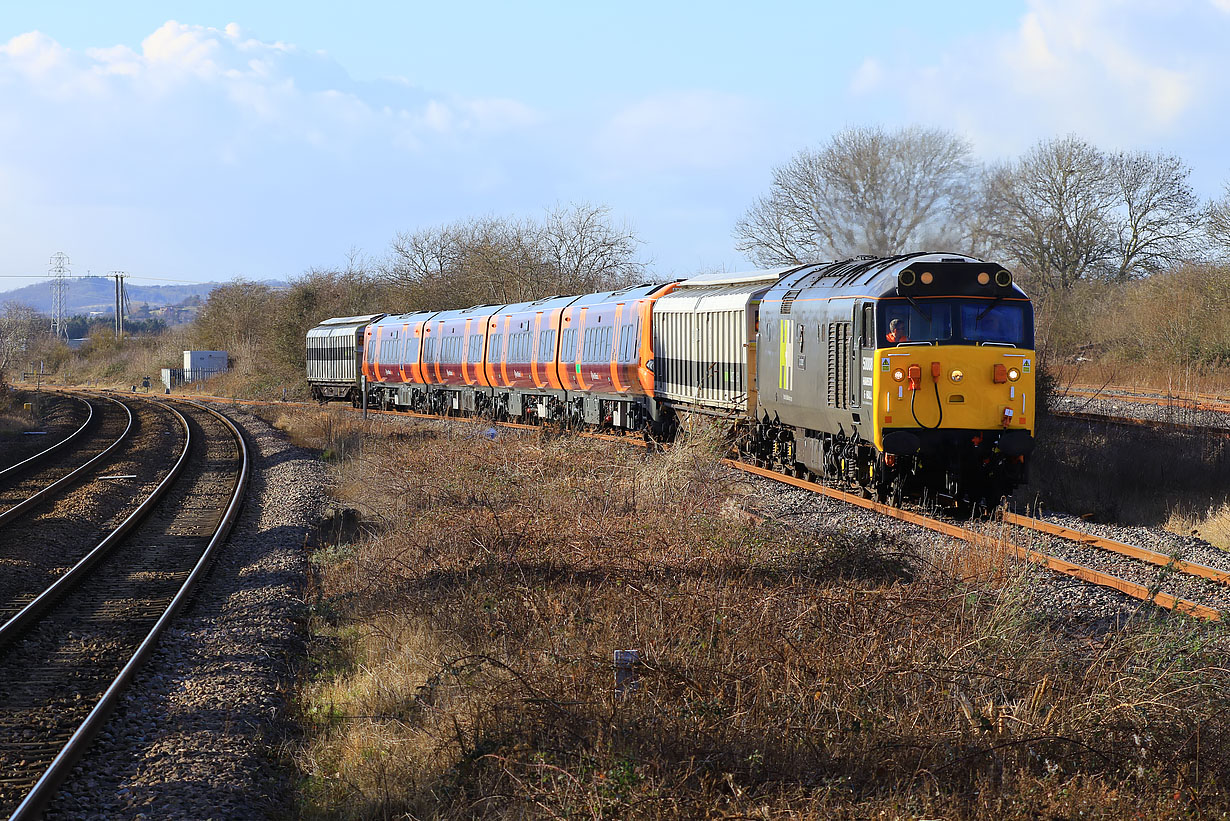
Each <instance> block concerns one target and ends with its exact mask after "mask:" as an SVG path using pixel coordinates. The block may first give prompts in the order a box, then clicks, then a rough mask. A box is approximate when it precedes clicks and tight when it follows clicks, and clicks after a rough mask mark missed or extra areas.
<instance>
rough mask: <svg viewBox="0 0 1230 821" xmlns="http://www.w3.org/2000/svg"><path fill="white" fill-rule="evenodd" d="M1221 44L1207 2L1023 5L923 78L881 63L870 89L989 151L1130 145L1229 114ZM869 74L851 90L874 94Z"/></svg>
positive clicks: (1218, 24)
mask: <svg viewBox="0 0 1230 821" xmlns="http://www.w3.org/2000/svg"><path fill="white" fill-rule="evenodd" d="M1214 2H1215V3H1216V5H1217V6H1218V7H1220V8H1223V9H1226V8H1230V0H1214ZM1228 36H1230V25H1228V24H1227V21H1226V19H1225V18H1224V17H1220V16H1218V15H1216V13H1215V12H1213V10H1212V9H1211V8H1210V7H1209V5H1208V4H1207V2H1206V0H1176V2H1173V3H1168V4H1159V3H1156V2H1153V0H1126V1H1125V0H1030V2H1029V10H1028V12H1027V13H1026V14H1024V15H1023V16H1022V17H1021V18H1020V20H1019V22H1018V25H1017V27H1016V28H1015V30H1013V31H1012V32H1010V33H1006V34H998V35H996V34H990V35H989V36H988V35H983V36H981V37H978V38H975V39H973V40H970V41H965V42H960V43H955V44H951V45H950V46H949V47H948V48H947V49H946V50H945V51H944V52H943V53H942V54H941V56H940V57H939V58H938V59H937V60H936V61H935V62H933V63H932V64H931V65H930V66H927V67H924V68H923V69H922V70H920V69H919V67H918V66H917V65H909V64H906V63H904V62H896V63H889V64H886V65H884V66H883V76H882V77H880V78H878V81H877V82H876V83H875V84H874V86H875V88H876V91H877V93H879V94H882V95H887V96H892V95H899V96H900V97H901V98H902V102H903V103H904V104H905V105H906V107H907V108H908V109H909V110H910V112H911V115H912V117H913V118H914V119H922V120H925V121H928V122H938V123H942V124H946V125H948V126H949V127H952V128H955V129H957V130H965V131H967V132H968V133H970V134H971V135H972V136H973V137H974V138H975V140H976V142H977V143H978V144H979V145H980V146H981V147H982V148H984V149H985V150H988V151H989V152H991V153H1008V152H1015V151H1019V150H1021V149H1022V148H1023V147H1025V145H1027V144H1029V143H1032V142H1033V141H1035V140H1036V139H1038V137H1039V136H1050V135H1053V134H1062V133H1067V132H1073V131H1074V132H1078V133H1081V134H1082V135H1084V136H1087V137H1089V138H1091V139H1094V140H1097V141H1099V142H1101V143H1104V144H1106V145H1107V146H1108V147H1111V146H1116V145H1125V144H1135V143H1142V142H1148V141H1151V140H1157V139H1159V138H1164V137H1167V136H1173V135H1176V134H1181V133H1182V132H1183V131H1184V129H1188V128H1191V122H1192V120H1193V119H1194V118H1199V117H1203V116H1204V113H1205V111H1206V110H1207V109H1208V108H1209V107H1210V106H1220V107H1221V108H1222V109H1223V110H1224V109H1225V107H1226V105H1227V103H1228V102H1230V99H1228V98H1227V96H1226V89H1225V81H1224V79H1223V78H1224V77H1226V76H1227V75H1230V54H1227V52H1226V51H1225V48H1224V43H1225V41H1226V38H1227V37H1228ZM875 65H876V63H875V61H874V60H872V59H869V60H868V61H867V62H866V63H864V65H863V66H862V67H860V68H859V69H858V70H857V71H856V72H855V74H854V77H853V80H852V84H851V88H852V90H855V91H857V90H859V89H860V88H865V87H867V86H869V85H871V83H870V82H869V79H868V77H869V76H874V74H873V71H874V69H873V68H870V67H869V66H875Z"/></svg>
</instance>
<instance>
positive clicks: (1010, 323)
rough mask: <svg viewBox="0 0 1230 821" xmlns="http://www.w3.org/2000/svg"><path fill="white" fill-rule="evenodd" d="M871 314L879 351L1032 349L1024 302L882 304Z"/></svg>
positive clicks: (1030, 312)
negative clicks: (912, 346) (909, 347)
mask: <svg viewBox="0 0 1230 821" xmlns="http://www.w3.org/2000/svg"><path fill="white" fill-rule="evenodd" d="M877 313H878V317H877V321H876V327H877V328H878V333H879V337H878V341H877V345H878V346H879V347H889V346H892V345H900V344H909V343H933V344H937V345H978V344H982V343H990V344H997V345H1013V346H1015V347H1017V348H1029V349H1032V348H1033V344H1034V329H1033V310H1032V308H1031V306H1030V304H1029V302H1028V301H1025V300H1019V299H1013V300H986V299H926V298H923V299H916V300H914V302H913V303H910V302H909V301H907V300H904V299H901V300H897V299H886V300H883V301H881V302H880V304H879V311H878V312H877ZM894 320H897V322H898V324H897V326H896V329H895V333H894V328H893V325H892V323H893V321H894Z"/></svg>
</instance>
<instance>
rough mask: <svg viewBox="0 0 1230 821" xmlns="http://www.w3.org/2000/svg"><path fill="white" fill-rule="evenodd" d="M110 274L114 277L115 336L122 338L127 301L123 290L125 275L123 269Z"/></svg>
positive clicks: (126, 295)
mask: <svg viewBox="0 0 1230 821" xmlns="http://www.w3.org/2000/svg"><path fill="white" fill-rule="evenodd" d="M111 276H113V277H115V338H116V339H123V338H124V305H125V303H126V302H127V301H128V294H127V293H125V292H124V277H126V276H127V274H126V273H124V272H123V271H112V272H111Z"/></svg>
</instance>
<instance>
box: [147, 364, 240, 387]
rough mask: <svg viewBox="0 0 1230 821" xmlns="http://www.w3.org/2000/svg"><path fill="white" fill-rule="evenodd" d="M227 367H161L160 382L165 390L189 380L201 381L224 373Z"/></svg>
mask: <svg viewBox="0 0 1230 821" xmlns="http://www.w3.org/2000/svg"><path fill="white" fill-rule="evenodd" d="M228 370H230V369H229V368H192V369H186V368H163V369H162V384H163V385H165V386H166V388H167V390H172V389H174V388H178V387H179V386H181V385H186V384H187V383H189V382H203V381H205V380H206V379H211V378H213V377H215V376H218V375H219V374H224V373H226V372H227V371H228Z"/></svg>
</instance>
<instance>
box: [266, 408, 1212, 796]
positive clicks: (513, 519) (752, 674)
mask: <svg viewBox="0 0 1230 821" xmlns="http://www.w3.org/2000/svg"><path fill="white" fill-rule="evenodd" d="M328 419H329V416H328V415H325V416H321V415H313V414H304V415H302V416H295V417H291V416H287V418H286V419H284V420H283V424H284V425H285V426H288V427H290V428H291V429H292V430H297V431H298V434H297V435H301V436H305V437H306V438H307V439H308V440H310V441H313V442H317V443H324V442H326V441H335V440H337V439H338V437H339V435H341V433H340V427H345V428H346V429H347V430H351V431H352V432H354V433H355V434H357V435H358V437H359V440H360V446H359V447H358V448H355V449H352V450H351V451H350V456H348V458H347V461H346V462H345V465H344V467H339V469H338V478H337V484H338V486H339V493H340V494H341V495H343V497H344V498H345V499H346V504H348V505H352V506H355V507H359V508H361V509H363V510H364V511H366V513H367V515H368V516H369V517H371V518H373V519H375V520H377V521H378V523H379V525H380V532H379V535H375V536H368V537H364V538H361V539H360V540H359V541H358V542H356V543H354V544H350V545H334V546H327V547H323V548H321V550H320V551H319V552H318V553H317V554H316V556H315V567H316V569H317V574H316V578H315V579H314V591H315V600H314V608H315V613H316V615H315V617H314V619H313V626H314V629H315V631H316V639H315V641H314V645H313V646H314V654H315V658H316V663H315V667H314V672H315V676H314V678H313V679H312V680H311V682H310V683H309V684H307V685H306V686H305V687H304V689H303V691H302V693H301V705H302V712H303V717H304V722H305V725H306V731H307V732H306V736H305V740H304V743H303V745H302V746H301V748H300V749H299V750H298V752H297V762H298V766H299V767H300V769H301V772H302V775H303V781H302V784H303V791H302V795H301V803H300V805H299V806H298V807H297V811H298V812H299V813H300V814H301V815H303V816H304V817H329V818H387V817H395V816H403V815H405V816H409V817H448V818H470V817H475V816H490V817H497V816H498V817H509V816H511V817H541V816H582V817H597V818H624V817H646V818H657V817H717V816H742V817H749V816H750V817H781V816H787V815H789V816H796V817H797V816H802V817H816V818H820V817H823V818H829V817H849V818H855V817H868V816H871V815H881V814H882V815H884V816H885V817H909V816H918V815H930V816H944V817H953V818H955V817H1017V818H1030V817H1037V816H1039V815H1054V816H1062V817H1072V816H1076V815H1078V814H1083V815H1084V816H1085V817H1095V818H1096V817H1103V818H1111V817H1122V816H1124V815H1131V814H1146V813H1147V814H1149V815H1153V816H1157V817H1180V816H1182V817H1186V815H1187V813H1189V812H1190V811H1206V812H1212V811H1223V812H1224V811H1225V809H1226V808H1227V803H1226V800H1227V799H1226V796H1225V789H1226V787H1227V784H1226V779H1227V772H1228V765H1230V734H1228V733H1227V732H1226V731H1227V730H1228V729H1230V727H1228V726H1227V725H1228V724H1230V711H1227V709H1226V708H1227V707H1230V704H1228V703H1227V701H1228V700H1230V695H1228V693H1230V690H1228V689H1227V684H1230V681H1228V680H1227V674H1226V671H1225V670H1224V669H1223V665H1222V660H1221V656H1219V655H1218V654H1217V653H1216V652H1215V648H1214V645H1213V643H1212V642H1213V639H1214V638H1216V637H1217V636H1219V635H1220V634H1219V633H1217V632H1216V631H1212V632H1205V631H1206V630H1207V628H1197V627H1187V626H1184V625H1182V624H1181V623H1178V622H1166V623H1165V624H1164V625H1152V624H1147V623H1141V624H1135V625H1131V626H1129V627H1128V628H1125V629H1124V630H1122V631H1121V632H1116V633H1111V634H1109V635H1106V636H1103V637H1101V638H1099V639H1097V640H1096V641H1090V640H1086V639H1073V638H1071V637H1065V635H1064V634H1061V633H1060V632H1058V631H1057V630H1056V629H1055V628H1053V627H1051V626H1048V624H1047V623H1045V622H1043V621H1041V620H1039V618H1038V617H1037V616H1036V615H1035V614H1034V611H1033V608H1032V607H1031V606H1030V601H1029V599H1028V597H1027V595H1026V594H1025V592H1024V591H1025V587H1024V586H1023V585H1020V584H1018V583H1017V579H1018V578H1019V577H1018V576H1017V575H1015V571H1014V570H1013V569H1012V568H1013V565H1012V564H1011V563H1010V562H1008V561H1007V560H1006V559H1005V557H1004V555H1003V552H1002V550H1000V551H999V552H996V546H995V542H996V540H995V539H994V538H988V543H987V544H986V545H976V546H974V547H973V548H971V549H969V550H968V551H965V552H964V553H963V554H959V555H954V558H953V559H952V563H951V566H945V567H927V566H923V565H921V564H920V563H918V562H917V561H916V560H913V559H911V558H910V554H909V552H908V551H907V550H906V549H905V548H904V547H903V546H901V545H897V544H894V543H892V542H891V541H886V540H885V538H884V537H882V536H879V535H877V534H863V535H852V536H850V537H848V538H841V539H827V540H816V539H809V538H805V537H803V536H802V535H800V534H798V533H796V532H792V531H790V530H788V529H785V528H783V527H781V526H778V525H775V524H772V523H766V524H763V525H756V524H753V523H751V522H749V521H748V520H747V519H745V518H743V517H732V516H728V515H725V514H726V513H728V512H729V511H730V510H731V509H732V508H733V507H737V501H734V500H735V497H736V495H737V489H738V482H739V480H738V479H735V478H733V477H731V476H730V474H729V473H728V472H727V471H725V469H723V468H722V467H721V466H720V465H719V464H718V460H717V456H718V455H719V454H720V452H721V446H720V444H718V443H716V442H715V441H714V440H706V439H705V438H704V437H703V436H698V437H696V438H694V439H691V440H690V441H688V442H685V443H684V444H683V445H682V446H681V447H678V448H676V449H673V450H672V451H670V452H669V453H668V454H650V455H646V454H642V453H639V452H636V451H634V450H633V449H631V448H623V447H615V446H612V445H611V444H609V443H606V442H594V441H591V440H581V439H573V438H545V437H543V436H540V435H538V434H537V433H505V432H492V431H488V430H487V429H485V428H483V427H480V426H474V427H471V426H465V425H449V424H444V423H429V424H426V425H424V426H422V427H419V428H416V429H415V430H414V431H412V432H411V431H405V430H402V429H401V428H396V429H394V428H393V427H390V426H384V427H380V426H379V425H384V423H375V424H373V423H369V426H368V427H362V426H361V424H356V423H354V422H353V421H348V422H343V421H342V420H333V421H328ZM351 419H353V417H351ZM318 446H321V447H323V444H318ZM616 650H637V651H639V657H640V661H639V663H638V664H635V665H631V666H629V667H628V668H627V669H626V670H623V671H621V675H630V676H631V680H630V681H628V682H625V684H624V685H623V687H622V688H619V689H617V688H616V686H615V679H616V671H615V670H614V669H613V667H612V653H613V652H614V651H616ZM1176 793H1177V794H1178V798H1177V799H1176V798H1175V796H1176Z"/></svg>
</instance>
